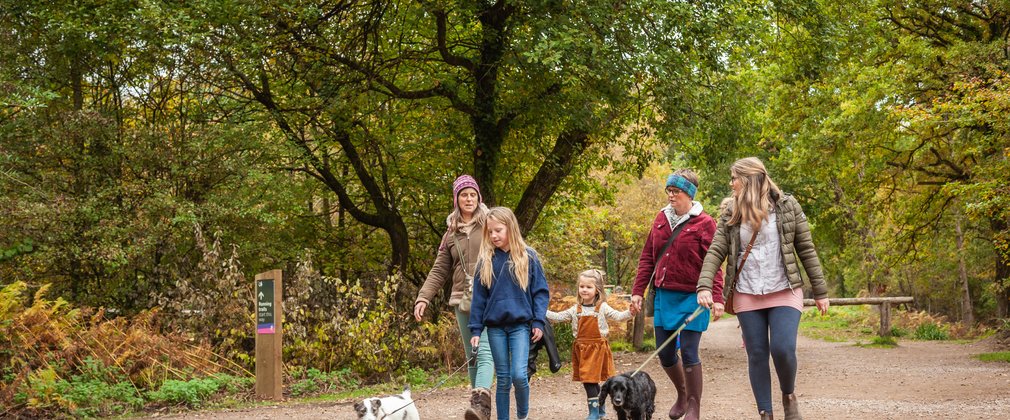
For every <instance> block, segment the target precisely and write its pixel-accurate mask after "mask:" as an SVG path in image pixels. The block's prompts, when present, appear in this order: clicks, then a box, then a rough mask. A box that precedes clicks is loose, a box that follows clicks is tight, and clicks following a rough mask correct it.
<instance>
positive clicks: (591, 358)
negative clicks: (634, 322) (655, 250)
mask: <svg viewBox="0 0 1010 420" xmlns="http://www.w3.org/2000/svg"><path fill="white" fill-rule="evenodd" d="M608 318H609V319H611V320H614V321H626V320H628V319H631V312H630V311H628V310H624V311H618V310H616V309H614V308H611V307H610V305H607V294H606V292H605V291H604V289H603V272H602V271H600V270H595V269H593V270H586V271H583V272H582V273H580V274H579V302H578V303H576V304H575V305H574V306H572V307H571V308H569V309H567V310H565V311H562V312H553V311H547V319H548V320H550V321H551V322H563V321H569V322H571V323H572V333H573V334H574V335H575V344H573V345H572V380H573V381H575V382H582V386H583V387H584V388H585V389H586V398H587V399H588V402H589V416H588V417H586V420H597V419H600V418H602V417H603V415H604V414H605V413H604V410H603V407H601V406H600V403H599V395H600V382H603V381H606V380H607V378H609V377H611V376H614V375H616V374H617V372H616V371H615V369H614V356H613V354H611V352H610V343H609V342H607V333H608V332H609V328H608V327H607V319H608Z"/></svg>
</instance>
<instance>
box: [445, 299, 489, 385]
mask: <svg viewBox="0 0 1010 420" xmlns="http://www.w3.org/2000/svg"><path fill="white" fill-rule="evenodd" d="M454 308H455V312H456V324H458V325H459V335H460V337H462V338H463V354H464V355H465V356H466V357H467V358H468V359H469V358H470V350H471V347H470V327H468V326H467V323H469V322H470V313H469V312H463V311H461V310H459V307H458V306H456V307H454ZM467 372H468V373H470V388H471V389H472V388H485V389H487V390H491V382H492V381H494V362H493V361H492V360H491V345H490V344H489V343H488V341H487V328H485V329H484V331H482V332H481V333H480V345H479V346H477V362H476V363H472V364H469V365H468V366H467Z"/></svg>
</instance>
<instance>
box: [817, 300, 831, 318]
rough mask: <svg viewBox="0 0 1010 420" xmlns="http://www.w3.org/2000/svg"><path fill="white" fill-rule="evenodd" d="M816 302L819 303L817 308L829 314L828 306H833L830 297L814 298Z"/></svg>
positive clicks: (822, 312) (824, 313) (822, 313)
mask: <svg viewBox="0 0 1010 420" xmlns="http://www.w3.org/2000/svg"><path fill="white" fill-rule="evenodd" d="M814 303H816V304H817V309H819V310H820V311H821V315H827V313H828V307H829V306H831V302H828V298H821V299H814Z"/></svg>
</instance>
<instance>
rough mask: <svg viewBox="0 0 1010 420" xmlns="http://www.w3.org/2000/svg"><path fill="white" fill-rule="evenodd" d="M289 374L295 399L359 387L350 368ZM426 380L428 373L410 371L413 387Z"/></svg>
mask: <svg viewBox="0 0 1010 420" xmlns="http://www.w3.org/2000/svg"><path fill="white" fill-rule="evenodd" d="M418 372H419V374H418ZM289 373H290V375H291V381H292V382H291V384H290V385H289V386H288V390H289V391H291V395H292V396H295V397H300V396H305V395H314V394H320V393H334V392H343V391H347V390H350V389H354V388H357V387H358V385H359V381H358V379H357V378H356V377H355V376H354V374H353V373H352V372H351V369H350V368H344V369H340V370H338V371H335V372H329V373H327V372H323V371H320V370H319V369H315V368H308V369H304V368H301V367H294V368H292V369H291V372H289ZM426 378H427V373H425V372H424V371H423V370H418V369H416V368H415V369H411V370H410V371H408V383H410V384H412V385H418V384H420V383H422V382H423V381H424V379H426Z"/></svg>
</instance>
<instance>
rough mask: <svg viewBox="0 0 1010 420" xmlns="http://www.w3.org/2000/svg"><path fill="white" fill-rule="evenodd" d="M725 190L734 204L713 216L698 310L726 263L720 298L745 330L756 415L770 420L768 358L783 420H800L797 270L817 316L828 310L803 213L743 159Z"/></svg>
mask: <svg viewBox="0 0 1010 420" xmlns="http://www.w3.org/2000/svg"><path fill="white" fill-rule="evenodd" d="M730 186H731V187H732V188H733V195H732V199H731V201H729V202H728V203H727V204H728V205H727V206H726V208H725V209H724V210H723V212H722V214H721V215H720V217H719V223H718V226H717V227H716V232H715V238H714V239H713V240H712V245H711V246H710V247H709V248H708V253H707V254H706V255H705V262H704V263H703V265H702V268H701V277H700V278H699V279H698V304H699V305H702V306H705V307H709V308H711V307H712V305H713V298H712V283H713V278H714V277H715V273H716V272H718V270H719V267H720V266H721V265H722V263H723V261H726V276H725V279H726V280H725V281H726V283H725V287H724V288H723V295H724V297H725V298H726V299H725V300H726V302H727V306H728V305H732V308H727V311H729V310H731V309H732V310H733V312H735V313H736V314H737V319H738V320H739V321H740V328H741V330H742V331H743V335H744V343H745V345H746V349H747V361H748V374H749V376H750V383H751V390H752V391H753V392H754V399H755V400H756V402H757V409H758V413H759V415H760V416H761V418H762V419H771V418H772V398H771V370H770V368H769V366H768V358H769V356H771V358H772V359H773V361H774V362H775V373H776V375H777V376H778V379H779V388H780V389H781V391H782V405H783V408H784V411H785V418H786V420H799V419H801V417H800V413H799V406H798V403H797V401H796V394H795V393H794V392H795V389H794V388H795V384H796V334H797V331H798V329H799V323H800V314H801V312H802V310H803V293H802V288H803V278H802V277H800V267H799V265H800V264H803V269H804V270H805V271H806V272H807V276H808V277H809V278H810V285H811V287H812V288H813V292H814V299H815V301H816V303H817V308H818V309H819V310H820V311H821V313H822V314H823V313H826V312H827V310H828V288H827V284H826V283H825V282H824V273H823V272H822V271H821V263H820V260H819V259H818V258H817V250H816V249H815V248H814V242H813V238H812V237H811V235H810V226H809V225H808V224H807V217H806V215H805V214H803V209H801V208H800V205H799V203H797V202H796V199H795V198H793V197H792V196H790V195H786V194H783V193H782V191H781V190H779V188H778V186H776V185H775V183H774V182H773V181H772V180H771V177H769V176H768V171H767V170H766V169H765V166H764V164H763V163H761V161H760V160H758V159H757V158H754V157H748V158H743V159H740V160H738V161H736V162H735V163H733V166H732V167H731V168H730ZM751 243H752V245H751V246H750V250H749V251H748V250H747V248H748V244H751ZM745 255H746V258H745ZM740 261H743V265H742V267H741V266H740ZM737 271H739V273H737ZM731 295H732V299H730V297H731Z"/></svg>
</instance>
